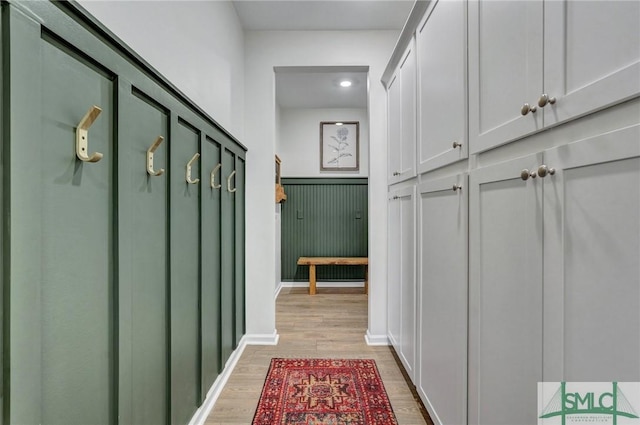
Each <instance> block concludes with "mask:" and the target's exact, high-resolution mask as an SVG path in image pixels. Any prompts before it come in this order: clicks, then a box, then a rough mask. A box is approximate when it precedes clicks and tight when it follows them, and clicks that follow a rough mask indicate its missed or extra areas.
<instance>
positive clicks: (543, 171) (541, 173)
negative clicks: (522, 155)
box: [538, 164, 556, 178]
mask: <svg viewBox="0 0 640 425" xmlns="http://www.w3.org/2000/svg"><path fill="white" fill-rule="evenodd" d="M555 173H556V169H555V168H548V167H547V166H546V165H544V164H542V165H541V166H539V167H538V175H539V176H540V177H542V178H544V177H546V176H547V174H549V175H551V176H553V175H554V174H555Z"/></svg>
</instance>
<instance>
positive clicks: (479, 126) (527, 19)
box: [469, 0, 543, 153]
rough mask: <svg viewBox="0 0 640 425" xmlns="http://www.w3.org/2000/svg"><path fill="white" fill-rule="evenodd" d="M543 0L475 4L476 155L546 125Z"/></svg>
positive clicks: (472, 127) (472, 130)
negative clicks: (541, 105) (541, 103)
mask: <svg viewBox="0 0 640 425" xmlns="http://www.w3.org/2000/svg"><path fill="white" fill-rule="evenodd" d="M542 13H543V3H542V0H536V1H509V0H507V1H494V0H485V1H471V2H469V138H470V141H469V143H470V149H471V150H470V152H471V153H476V152H481V151H484V150H487V149H490V148H492V147H495V146H499V145H501V144H504V143H507V142H509V141H511V140H514V139H516V138H519V137H522V136H525V135H526V134H529V133H531V132H534V131H536V130H538V129H541V128H542V124H543V123H542V114H540V113H539V112H535V113H533V112H529V113H527V114H526V115H525V116H523V115H522V114H521V109H522V107H523V105H524V104H525V103H527V104H529V105H535V104H536V102H537V101H538V98H539V96H540V94H541V93H540V89H541V87H542V45H543V40H542V29H543V25H542V22H543V21H542V19H543V17H542Z"/></svg>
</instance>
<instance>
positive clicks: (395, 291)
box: [387, 192, 401, 352]
mask: <svg viewBox="0 0 640 425" xmlns="http://www.w3.org/2000/svg"><path fill="white" fill-rule="evenodd" d="M398 199H399V198H398V193H397V192H390V193H389V203H388V226H387V229H388V237H387V240H388V246H387V250H388V251H387V255H388V262H389V266H388V267H389V268H388V270H387V273H388V279H387V333H388V335H387V336H388V337H389V341H390V342H391V345H393V347H394V348H395V350H396V352H400V345H399V344H400V224H401V221H400V201H399V200H398Z"/></svg>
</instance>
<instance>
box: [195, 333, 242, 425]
mask: <svg viewBox="0 0 640 425" xmlns="http://www.w3.org/2000/svg"><path fill="white" fill-rule="evenodd" d="M245 337H246V335H245V336H243V337H242V339H241V340H240V344H238V348H236V349H235V350H234V351H233V353H231V356H230V357H229V360H227V364H226V365H225V367H224V369H223V370H222V373H221V374H220V375H218V377H217V378H216V380H215V381H214V383H213V385H212V386H211V388H209V391H208V392H207V397H206V398H205V400H204V402H203V403H202V405H201V406H200V407H199V408H198V410H196V412H195V413H194V414H193V416H192V417H191V421H189V425H204V424H205V422H206V420H207V417H208V416H209V413H211V410H213V406H215V404H216V401H218V397H220V394H221V393H222V390H223V389H224V386H225V385H226V384H227V381H228V380H229V377H230V376H231V373H233V369H235V367H236V365H237V364H238V360H240V356H242V352H243V351H244V349H245V347H246V346H247V342H246V341H245Z"/></svg>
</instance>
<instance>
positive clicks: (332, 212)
mask: <svg viewBox="0 0 640 425" xmlns="http://www.w3.org/2000/svg"><path fill="white" fill-rule="evenodd" d="M282 185H283V186H284V190H285V193H286V194H287V201H286V202H284V203H283V204H282V216H281V225H282V280H283V281H292V280H296V281H306V280H308V279H309V268H308V267H306V266H298V265H297V264H296V263H297V261H298V257H311V256H326V257H331V256H340V257H347V256H349V257H366V256H367V255H368V254H367V251H368V239H367V227H368V209H367V203H368V196H367V192H368V186H367V179H363V178H342V179H341V178H332V179H328V178H303V179H293V178H283V179H282ZM317 279H318V280H319V281H322V280H324V281H345V280H353V279H358V280H361V279H364V268H363V267H353V266H323V267H318V268H317Z"/></svg>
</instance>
